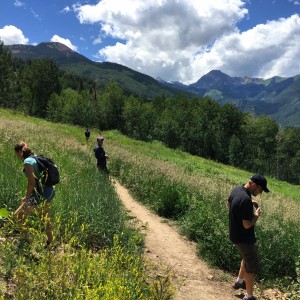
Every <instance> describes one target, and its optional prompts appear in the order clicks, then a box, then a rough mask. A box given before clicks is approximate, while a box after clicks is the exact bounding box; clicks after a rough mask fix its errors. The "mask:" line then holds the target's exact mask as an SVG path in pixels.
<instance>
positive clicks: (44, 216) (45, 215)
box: [40, 202, 53, 244]
mask: <svg viewBox="0 0 300 300" xmlns="http://www.w3.org/2000/svg"><path fill="white" fill-rule="evenodd" d="M40 217H41V220H42V221H43V222H44V224H45V231H46V235H47V243H48V244H50V243H52V241H53V224H52V221H51V210H50V203H47V202H46V203H45V204H42V205H41V211H40Z"/></svg>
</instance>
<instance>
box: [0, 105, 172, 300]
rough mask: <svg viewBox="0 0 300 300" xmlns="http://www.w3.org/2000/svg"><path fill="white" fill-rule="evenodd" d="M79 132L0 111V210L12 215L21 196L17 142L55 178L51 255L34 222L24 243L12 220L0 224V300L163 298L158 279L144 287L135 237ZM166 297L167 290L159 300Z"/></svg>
mask: <svg viewBox="0 0 300 300" xmlns="http://www.w3.org/2000/svg"><path fill="white" fill-rule="evenodd" d="M82 130H83V129H82V128H79V127H74V126H68V125H61V124H52V123H49V122H47V121H45V120H40V119H36V118H29V117H27V116H24V115H20V114H15V113H13V112H9V111H5V110H0V156H1V164H0V183H1V185H0V186H1V188H0V208H6V209H7V210H8V211H10V212H13V211H14V210H15V209H16V208H17V207H18V206H19V204H20V200H19V199H20V198H21V197H22V196H24V195H25V192H26V178H25V176H24V175H23V172H22V169H23V166H22V162H21V161H19V160H18V159H17V157H16V156H15V153H14V150H13V147H14V145H15V144H16V143H17V142H19V141H25V142H27V143H28V145H29V146H30V148H31V150H33V151H34V152H35V153H37V154H44V155H45V156H49V157H51V158H53V160H54V161H55V162H56V164H57V165H58V167H59V170H60V173H61V182H60V183H59V184H58V185H57V186H56V197H55V198H54V200H53V202H52V207H51V209H52V219H53V223H54V233H55V238H56V241H55V243H54V246H53V248H50V249H44V245H45V241H46V237H45V234H44V224H43V223H42V222H41V220H40V219H39V218H38V217H37V216H36V215H32V216H31V217H30V218H29V220H28V224H27V228H28V229H29V237H30V239H31V240H32V242H31V243H30V244H28V243H26V242H25V241H24V240H23V236H22V234H20V233H18V232H17V231H16V229H19V228H18V227H17V226H16V224H14V222H13V220H12V219H11V218H9V219H7V221H8V222H5V223H4V222H3V220H0V236H5V237H6V241H5V242H3V243H0V274H1V276H0V286H1V288H0V299H9V298H13V299H41V298H43V299H98V298H101V299H120V300H121V299H122V300H123V299H145V300H146V299H162V298H157V295H156V290H155V286H156V285H159V284H160V281H161V280H162V279H152V280H151V279H150V278H149V277H148V275H147V272H146V269H147V268H148V264H146V263H145V262H144V259H143V251H142V249H143V248H142V245H143V238H142V235H141V234H140V233H139V232H138V231H137V230H135V229H134V228H132V227H131V226H129V225H128V217H127V215H126V212H125V209H124V207H123V206H122V203H121V201H120V199H119V198H118V196H117V194H116V192H115V190H114V187H113V186H112V184H111V182H110V181H109V180H105V179H104V178H103V177H102V176H101V175H100V173H99V172H98V170H97V168H96V165H95V159H94V157H93V155H92V152H91V151H90V149H89V148H87V145H85V138H84V131H82ZM96 134H97V133H96V132H94V135H95V136H96ZM1 222H2V224H1ZM149 267H150V266H149ZM165 278H168V276H167V274H166V277H165ZM165 278H164V279H165ZM171 294H172V287H171V286H170V287H168V288H167V289H166V292H165V294H164V295H163V296H164V297H165V298H164V299H169V298H170V297H171V296H170V295H171Z"/></svg>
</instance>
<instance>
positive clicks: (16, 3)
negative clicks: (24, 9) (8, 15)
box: [14, 0, 25, 7]
mask: <svg viewBox="0 0 300 300" xmlns="http://www.w3.org/2000/svg"><path fill="white" fill-rule="evenodd" d="M24 5H25V4H24V3H23V2H21V1H19V0H15V2H14V6H15V7H21V6H24Z"/></svg>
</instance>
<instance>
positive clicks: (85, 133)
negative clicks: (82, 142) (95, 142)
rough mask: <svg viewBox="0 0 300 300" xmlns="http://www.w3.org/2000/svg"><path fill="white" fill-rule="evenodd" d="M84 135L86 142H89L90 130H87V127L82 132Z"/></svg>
mask: <svg viewBox="0 0 300 300" xmlns="http://www.w3.org/2000/svg"><path fill="white" fill-rule="evenodd" d="M84 135H85V139H86V143H88V142H89V139H90V136H91V132H90V131H89V129H88V128H87V129H86V131H85V132H84Z"/></svg>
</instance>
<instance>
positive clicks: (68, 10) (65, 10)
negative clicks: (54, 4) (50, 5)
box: [61, 6, 71, 13]
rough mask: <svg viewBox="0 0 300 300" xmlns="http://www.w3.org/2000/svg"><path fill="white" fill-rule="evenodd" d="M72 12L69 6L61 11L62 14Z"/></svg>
mask: <svg viewBox="0 0 300 300" xmlns="http://www.w3.org/2000/svg"><path fill="white" fill-rule="evenodd" d="M70 11H71V8H70V7H69V6H66V7H65V8H64V9H63V10H61V13H68V12H70Z"/></svg>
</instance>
